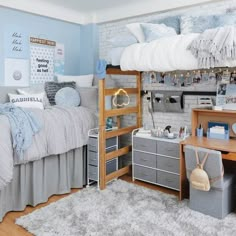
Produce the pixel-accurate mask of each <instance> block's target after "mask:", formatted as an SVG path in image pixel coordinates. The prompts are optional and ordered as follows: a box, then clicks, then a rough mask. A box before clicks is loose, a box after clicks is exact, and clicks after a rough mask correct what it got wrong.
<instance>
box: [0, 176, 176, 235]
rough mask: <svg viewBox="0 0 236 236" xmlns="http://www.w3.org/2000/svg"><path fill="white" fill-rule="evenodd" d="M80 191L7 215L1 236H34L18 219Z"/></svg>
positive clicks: (124, 177) (1, 225)
mask: <svg viewBox="0 0 236 236" xmlns="http://www.w3.org/2000/svg"><path fill="white" fill-rule="evenodd" d="M121 179H123V180H125V181H128V182H132V180H131V177H130V176H127V175H126V176H123V177H121ZM134 183H135V184H138V185H141V186H144V187H147V188H150V189H155V190H160V191H163V192H166V193H171V194H175V195H176V196H177V195H178V192H176V191H172V190H168V189H165V188H162V187H158V186H155V185H151V184H148V183H144V182H141V181H135V182H134ZM77 191H79V189H72V190H71V193H69V194H64V195H55V196H52V197H50V198H49V200H48V201H47V202H46V203H42V204H39V205H38V206H36V207H30V206H28V207H26V209H25V210H24V211H22V212H9V213H7V215H6V216H5V217H4V219H3V221H2V223H0V236H30V235H32V234H30V233H29V232H27V231H26V230H25V229H23V228H22V227H20V226H18V225H16V224H15V220H16V218H18V217H20V216H23V215H27V214H29V213H31V212H33V211H34V210H36V209H39V208H41V207H44V206H47V205H49V204H50V203H52V202H55V201H58V200H59V199H61V198H63V197H66V196H68V195H70V194H72V193H75V192H77Z"/></svg>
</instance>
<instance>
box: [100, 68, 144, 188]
mask: <svg viewBox="0 0 236 236" xmlns="http://www.w3.org/2000/svg"><path fill="white" fill-rule="evenodd" d="M106 73H107V74H108V75H133V76H135V78H136V88H123V89H124V90H125V91H126V92H127V93H128V94H129V95H130V94H135V95H136V106H133V107H125V108H118V109H112V110H106V109H105V97H106V96H111V95H113V94H114V93H115V92H117V90H118V89H119V88H117V89H116V88H112V89H111V88H106V86H105V78H104V79H102V80H99V157H100V160H99V162H100V165H99V166H100V169H99V172H100V189H101V190H102V189H105V188H106V184H107V182H109V181H111V180H112V179H116V178H118V177H120V176H122V175H125V174H127V173H128V172H129V171H130V166H125V167H123V168H121V169H119V170H117V171H115V172H113V173H111V174H109V175H106V161H107V160H112V159H114V158H117V157H119V156H122V155H125V154H127V153H129V152H130V151H131V150H132V147H131V145H128V146H126V147H123V148H120V149H118V150H115V151H112V152H109V153H106V152H105V145H106V139H108V138H111V137H115V136H121V135H124V134H129V133H130V134H131V133H132V131H133V130H134V129H137V128H140V127H141V125H142V107H141V104H142V102H141V72H138V71H121V70H120V69H116V68H109V69H107V71H106ZM131 113H135V114H136V124H135V125H133V126H128V127H123V128H121V127H120V116H122V115H128V114H131ZM107 117H117V127H118V129H117V130H113V131H106V118H107Z"/></svg>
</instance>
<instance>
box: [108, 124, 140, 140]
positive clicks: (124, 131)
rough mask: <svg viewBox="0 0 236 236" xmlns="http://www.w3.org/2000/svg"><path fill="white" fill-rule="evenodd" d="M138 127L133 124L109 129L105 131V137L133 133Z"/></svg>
mask: <svg viewBox="0 0 236 236" xmlns="http://www.w3.org/2000/svg"><path fill="white" fill-rule="evenodd" d="M137 128H138V126H136V125H133V126H128V127H125V128H120V129H117V130H112V131H107V132H106V133H105V137H106V139H108V138H112V137H115V136H121V135H124V134H128V133H131V132H132V131H133V130H134V129H137Z"/></svg>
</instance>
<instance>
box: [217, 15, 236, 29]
mask: <svg viewBox="0 0 236 236" xmlns="http://www.w3.org/2000/svg"><path fill="white" fill-rule="evenodd" d="M235 24H236V15H235V14H224V15H219V16H217V19H216V25H217V27H220V26H221V27H222V26H226V25H235Z"/></svg>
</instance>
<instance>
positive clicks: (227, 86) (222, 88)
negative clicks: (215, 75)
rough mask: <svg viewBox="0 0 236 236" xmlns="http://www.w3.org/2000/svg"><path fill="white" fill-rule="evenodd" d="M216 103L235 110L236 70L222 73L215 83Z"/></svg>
mask: <svg viewBox="0 0 236 236" xmlns="http://www.w3.org/2000/svg"><path fill="white" fill-rule="evenodd" d="M216 105H217V106H222V107H223V109H230V110H236V71H233V73H228V74H227V73H225V74H223V76H222V79H221V81H220V82H219V83H218V85H217V96H216Z"/></svg>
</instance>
